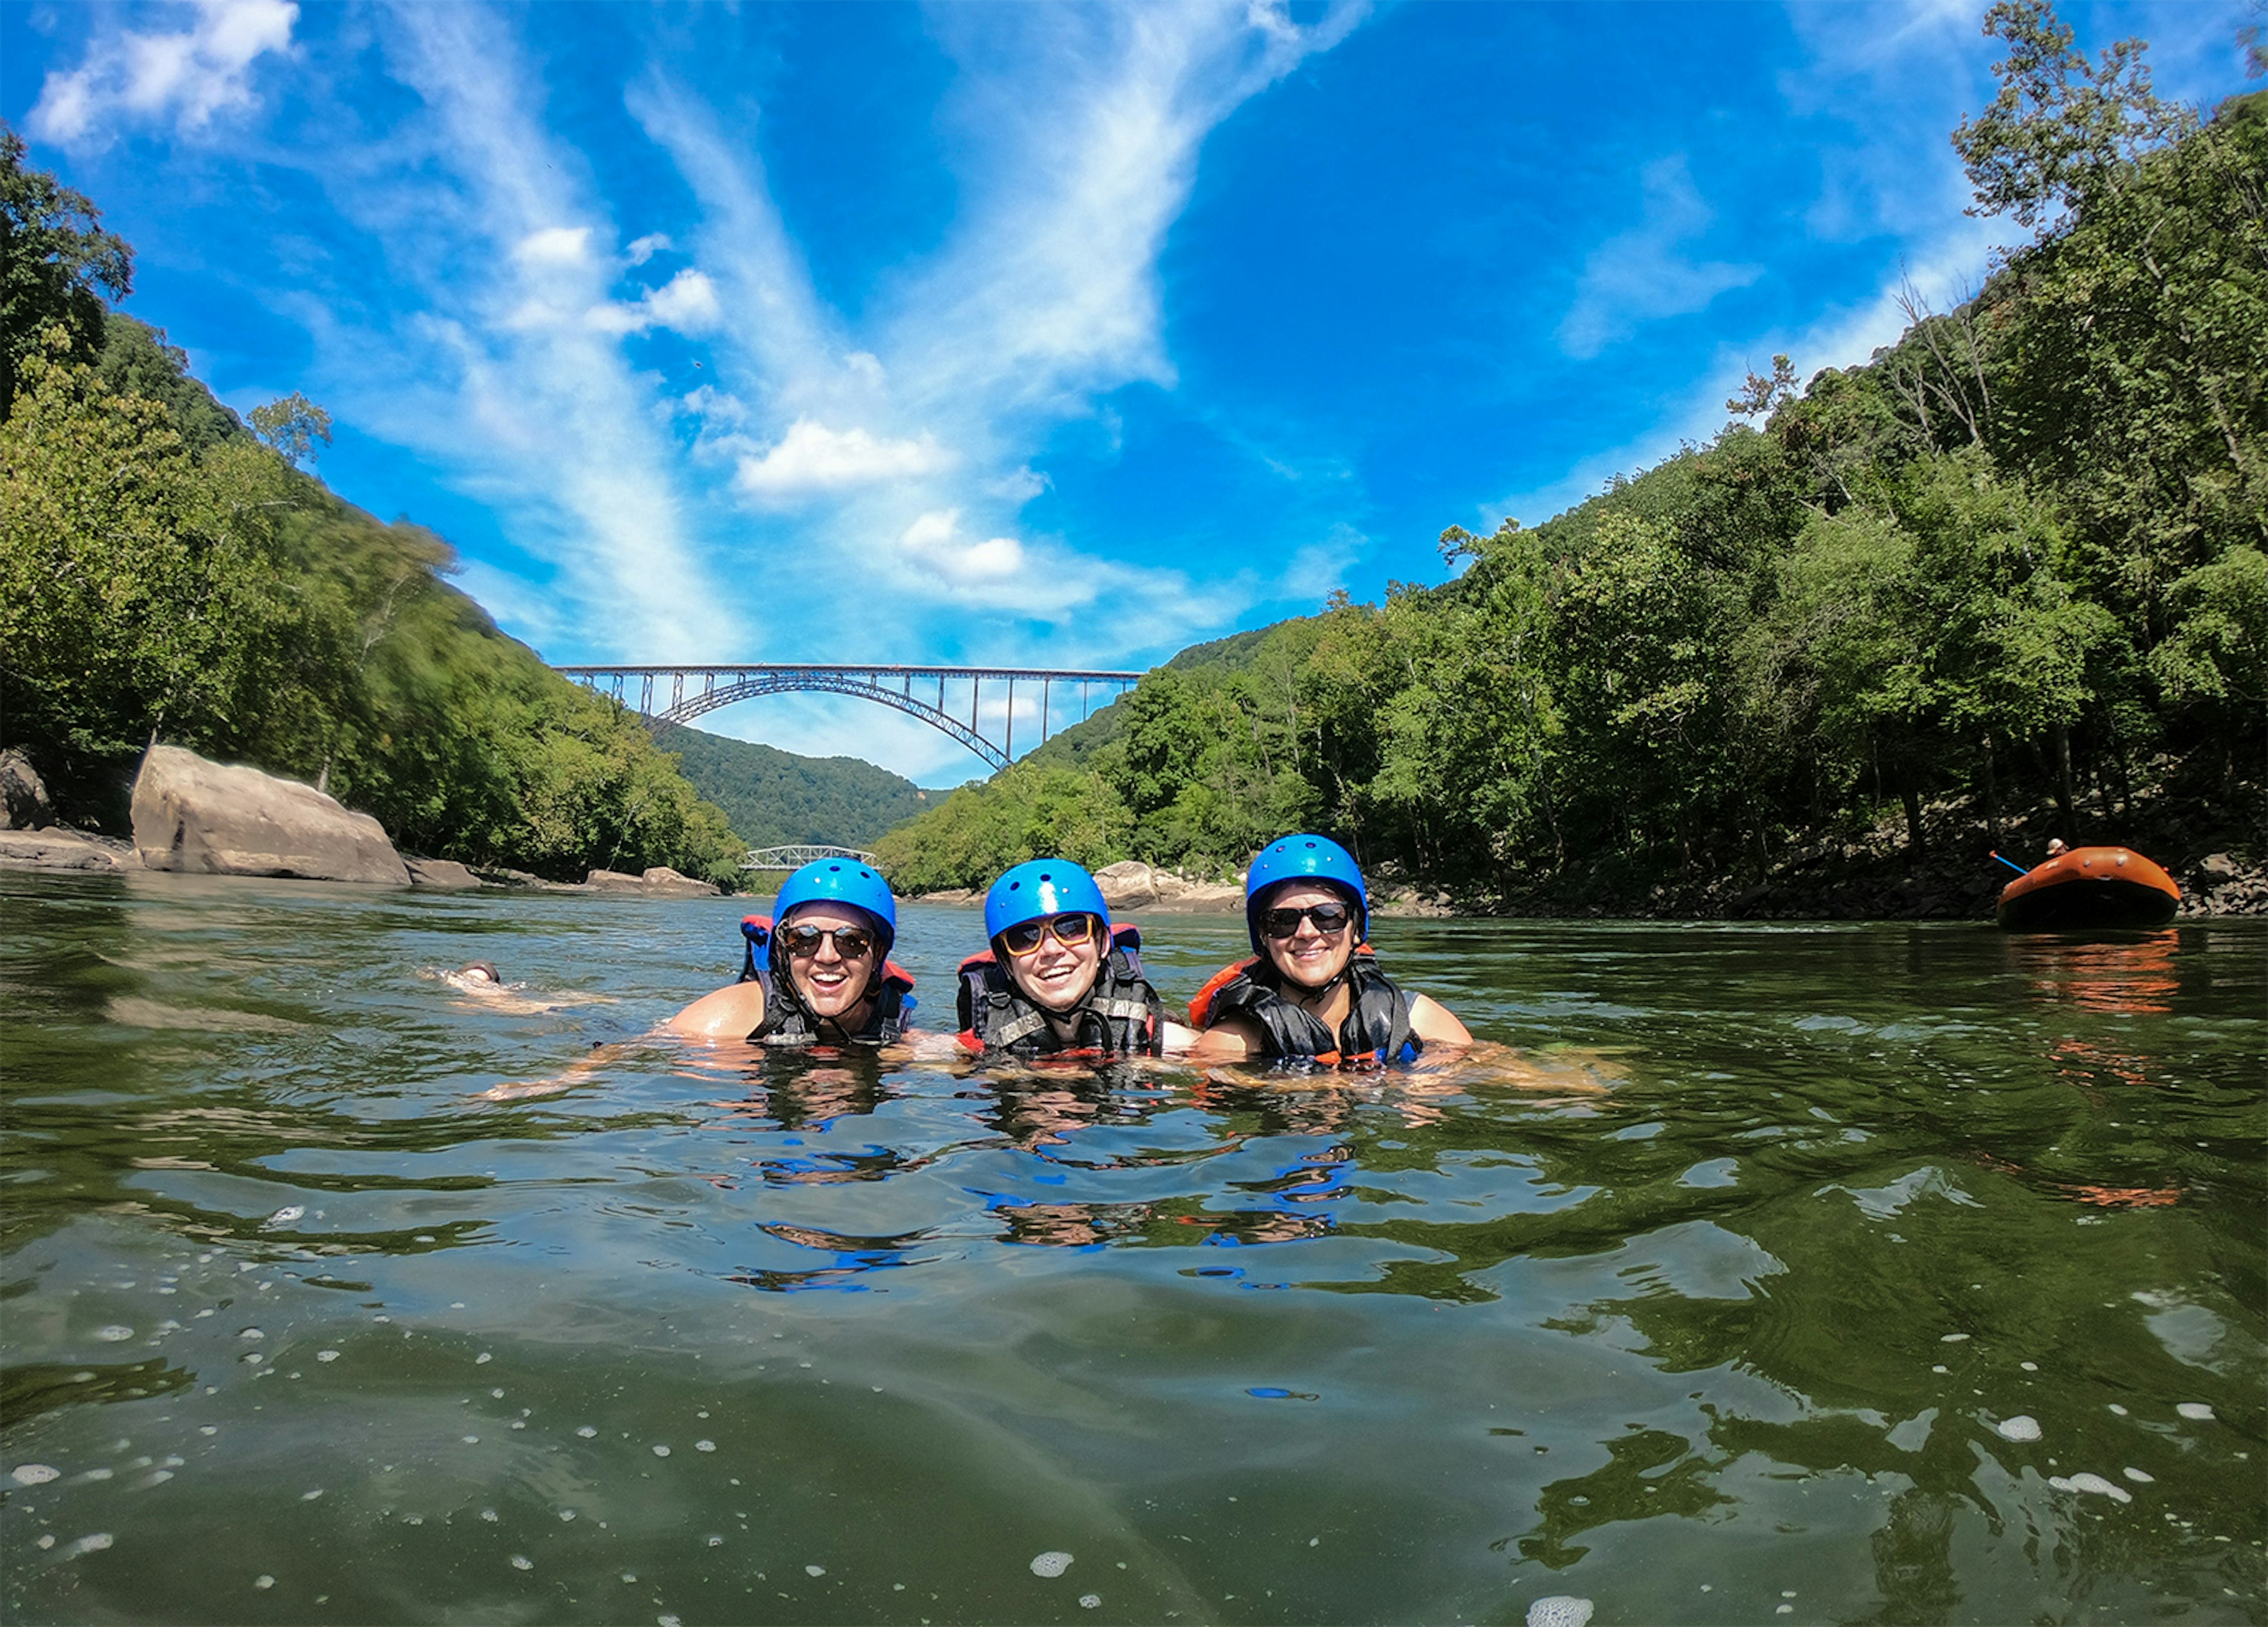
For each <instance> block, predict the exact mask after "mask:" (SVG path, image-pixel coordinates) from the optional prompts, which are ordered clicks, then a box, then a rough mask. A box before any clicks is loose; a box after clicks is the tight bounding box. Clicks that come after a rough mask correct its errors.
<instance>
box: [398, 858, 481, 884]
mask: <svg viewBox="0 0 2268 1627" xmlns="http://www.w3.org/2000/svg"><path fill="white" fill-rule="evenodd" d="M401 862H402V864H403V865H407V866H408V867H409V884H410V885H411V886H412V887H445V888H450V889H453V890H462V889H464V888H468V887H485V886H486V885H487V883H486V882H484V881H482V880H481V879H480V878H479V877H478V876H476V875H475V874H474V873H473V872H471V871H469V870H468V869H466V868H465V866H464V865H460V864H459V863H458V862H457V861H456V860H455V859H453V858H409V856H408V855H406V854H405V855H404V856H403V857H402V860H401Z"/></svg>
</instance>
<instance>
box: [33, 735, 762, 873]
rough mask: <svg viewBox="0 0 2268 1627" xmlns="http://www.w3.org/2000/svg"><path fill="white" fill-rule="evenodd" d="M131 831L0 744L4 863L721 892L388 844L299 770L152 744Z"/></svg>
mask: <svg viewBox="0 0 2268 1627" xmlns="http://www.w3.org/2000/svg"><path fill="white" fill-rule="evenodd" d="M133 820H134V840H133V841H131V842H123V841H121V840H119V839H118V838H117V837H114V836H102V835H99V834H98V833H96V832H93V831H86V830H77V829H73V828H70V826H67V825H63V824H59V823H57V822H56V821H55V808H54V805H53V803H52V802H51V801H50V800H49V799H48V792H47V787H46V786H45V785H44V784H42V783H41V781H40V777H39V775H38V774H37V772H35V771H34V770H33V767H32V765H31V764H30V763H29V762H26V760H25V758H24V756H23V755H22V754H21V753H20V752H16V751H12V750H11V751H8V752H5V753H0V870H45V871H57V872H76V873H79V874H98V875H99V874H116V873H119V872H124V871H131V870H144V871H173V872H181V873H187V874H195V875H236V876H266V877H277V878H290V879H296V880H312V881H343V882H349V883H353V884H357V885H361V886H366V887H438V888H448V889H460V890H462V889H469V888H475V887H535V888H541V889H542V890H544V891H547V892H559V893H600V894H615V895H618V896H623V895H627V896H633V897H643V898H699V897H710V898H713V897H716V896H718V894H719V892H720V891H721V889H720V888H718V887H717V885H716V884H715V883H714V882H711V881H703V880H696V879H695V878H694V877H691V876H687V875H682V874H680V873H679V872H677V871H674V870H672V869H670V868H669V867H668V866H667V865H655V866H653V867H652V868H651V869H649V870H647V871H645V872H643V873H642V874H638V875H630V874H628V873H626V872H621V871H614V870H593V871H592V872H590V873H589V874H588V875H586V876H585V878H584V879H583V880H581V881H579V882H569V881H552V880H546V879H544V878H543V877H541V876H536V875H531V874H529V873H528V872H525V871H518V870H482V869H475V868H474V867H471V866H468V865H460V864H458V863H457V862H456V861H454V860H453V859H445V858H417V857H415V856H407V855H403V854H401V853H399V852H397V851H395V850H394V844H393V843H392V842H391V841H390V840H389V839H388V838H387V834H386V831H385V829H384V828H382V827H381V826H380V825H379V822H378V821H376V820H374V819H372V818H371V817H370V815H368V814H366V813H356V812H354V811H353V810H352V809H350V808H347V807H343V806H341V805H340V804H339V802H338V801H337V799H335V798H333V797H331V796H329V795H328V794H326V793H325V792H323V791H318V790H317V789H315V788H314V787H313V786H312V785H306V784H300V783H299V782H298V781H297V780H288V779H281V778H278V777H276V776H274V775H271V774H263V773H261V771H260V770H258V769H247V768H242V767H238V766H235V765H232V764H227V763H217V762H210V761H209V760H207V759H205V758H203V757H200V756H197V755H195V753H192V752H188V751H183V750H181V749H180V748H179V747H171V746H153V747H151V749H150V751H149V753H148V755H146V756H144V759H143V762H142V768H141V771H140V773H139V774H137V775H136V778H135V783H134V801H133Z"/></svg>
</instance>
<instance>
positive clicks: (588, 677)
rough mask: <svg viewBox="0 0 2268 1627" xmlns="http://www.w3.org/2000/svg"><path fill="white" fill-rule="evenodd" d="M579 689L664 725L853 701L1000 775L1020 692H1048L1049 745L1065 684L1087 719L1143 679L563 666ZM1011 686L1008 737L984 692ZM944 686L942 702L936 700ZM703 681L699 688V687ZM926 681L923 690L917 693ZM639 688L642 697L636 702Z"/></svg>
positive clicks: (1018, 671) (1010, 753)
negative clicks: (948, 743) (766, 701)
mask: <svg viewBox="0 0 2268 1627" xmlns="http://www.w3.org/2000/svg"><path fill="white" fill-rule="evenodd" d="M556 671H558V672H559V673H561V674H563V675H564V676H566V677H569V678H571V679H573V680H575V681H577V682H578V683H583V684H587V685H588V686H590V687H591V688H593V689H597V690H599V691H600V692H601V693H602V694H610V695H612V696H614V697H615V699H616V700H618V701H620V702H622V703H623V704H624V705H626V706H630V707H633V708H634V709H635V710H637V711H638V712H639V713H640V714H642V715H643V716H644V717H646V718H651V719H652V720H654V721H656V722H659V723H690V722H691V721H692V720H693V719H694V718H698V717H700V716H702V715H703V713H704V712H712V711H715V710H718V708H720V707H725V706H731V705H733V704H735V703H738V702H740V701H747V700H754V699H755V698H756V697H757V696H764V695H785V694H791V693H806V694H821V695H849V696H856V697H858V699H860V700H866V701H873V702H876V703H879V704H880V705H884V706H887V707H890V708H893V709H894V710H898V711H902V712H904V713H905V714H906V715H907V716H908V717H911V718H920V719H921V720H922V721H923V722H924V723H926V724H928V725H930V726H931V727H932V728H933V729H936V730H938V731H939V733H943V734H946V735H949V736H951V737H952V738H953V739H954V740H956V741H958V742H959V743H960V744H961V746H963V747H966V748H967V749H968V751H969V752H970V753H971V754H973V755H976V757H977V758H979V759H981V760H982V761H983V762H984V763H986V764H987V765H988V766H990V768H992V769H1005V768H1006V767H1007V766H1008V764H1009V763H1010V762H1013V761H1014V759H1015V755H1016V753H1015V747H1016V715H1015V713H1016V686H1017V684H1018V683H1023V684H1025V685H1026V686H1027V688H1028V686H1030V685H1033V684H1037V685H1038V686H1039V688H1040V738H1041V740H1046V739H1047V737H1048V733H1049V724H1050V721H1051V714H1050V710H1049V708H1050V704H1051V702H1052V700H1053V696H1054V690H1055V686H1056V685H1057V684H1071V683H1076V684H1078V685H1079V693H1080V715H1081V716H1082V717H1084V716H1085V715H1086V713H1087V712H1088V711H1089V710H1092V700H1093V692H1094V689H1096V688H1103V687H1108V688H1109V689H1110V690H1111V691H1112V694H1111V698H1112V699H1113V700H1116V698H1117V696H1119V695H1123V693H1125V691H1126V690H1127V689H1128V688H1130V687H1131V686H1132V685H1133V684H1134V683H1135V682H1136V681H1138V680H1139V679H1140V678H1141V676H1142V674H1139V673H1130V672H1101V671H1092V670H1077V669H1063V668H1049V667H1010V666H813V665H794V666H791V665H786V664H781V665H751V666H692V665H689V666H561V667H558V668H556ZM1004 680H1005V682H1006V685H1007V700H1006V703H1005V706H1004V707H1003V708H1002V709H1001V717H1000V725H1001V729H1000V738H999V739H998V740H995V739H994V738H993V737H992V736H991V735H990V733H987V732H986V730H985V728H984V726H983V722H984V719H983V698H984V686H985V684H986V683H987V682H988V681H990V682H996V683H997V682H999V681H1004ZM663 681H666V685H667V692H668V699H667V701H666V703H662V704H660V705H659V706H657V705H656V702H657V701H658V700H659V699H660V696H659V694H658V693H657V689H658V686H659V684H660V683H661V682H663ZM932 682H933V683H934V684H935V685H936V699H935V700H934V702H932V700H931V698H930V695H929V688H930V685H931V684H932ZM696 683H697V684H698V688H695V687H694V685H695V684H696ZM917 683H919V684H920V686H921V692H920V693H918V694H917V693H916V692H915V685H916V684H917ZM964 683H965V684H966V685H967V686H968V720H967V721H966V722H963V721H962V719H961V716H960V708H959V704H958V700H957V698H956V701H955V704H954V709H953V710H946V695H947V689H948V688H952V689H954V690H956V691H957V690H958V689H959V688H960V687H961V685H962V684H964ZM633 690H635V692H636V695H637V698H636V699H635V700H633V699H632V698H631V696H632V691H633Z"/></svg>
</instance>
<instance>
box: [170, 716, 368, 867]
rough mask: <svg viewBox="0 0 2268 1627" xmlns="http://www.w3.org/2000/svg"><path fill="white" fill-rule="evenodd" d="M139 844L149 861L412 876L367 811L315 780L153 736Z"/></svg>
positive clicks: (195, 865)
mask: <svg viewBox="0 0 2268 1627" xmlns="http://www.w3.org/2000/svg"><path fill="white" fill-rule="evenodd" d="M134 846H135V849H136V851H137V852H138V853H139V854H140V855H141V859H142V864H143V866H144V868H145V869H149V870H175V871H180V872H184V873H186V874H189V875H207V876H298V877H300V878H302V879H303V880H310V881H357V882H362V883H364V884H365V885H368V886H373V887H408V886H409V868H408V866H406V865H403V864H402V862H401V855H400V854H399V853H397V852H395V851H394V843H391V842H389V841H387V836H386V830H385V828H384V827H383V826H381V825H380V824H379V822H378V821H376V820H374V819H372V817H371V816H370V815H369V814H367V813H355V812H353V811H352V810H350V809H348V808H344V807H342V806H340V805H339V803H338V801H337V799H335V798H333V797H330V796H328V795H327V794H325V793H324V792H322V791H317V790H316V789H315V788H314V787H313V785H303V784H299V782H298V781H297V780H287V779H278V778H276V777H275V776H273V775H270V774H262V773H261V771H260V770H259V769H247V768H239V767H236V766H233V765H232V764H228V763H220V762H207V761H206V760H205V759H204V758H203V757H200V756H198V755H196V754H195V752H189V751H183V750H182V749H180V747H177V746H152V747H151V748H150V752H149V755H147V756H145V757H144V758H143V760H142V772H141V773H140V775H138V776H137V777H136V779H135V781H134Z"/></svg>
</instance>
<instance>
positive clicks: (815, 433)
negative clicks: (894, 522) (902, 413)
mask: <svg viewBox="0 0 2268 1627" xmlns="http://www.w3.org/2000/svg"><path fill="white" fill-rule="evenodd" d="M953 461H954V460H953V454H952V453H949V452H947V451H946V449H945V448H944V447H942V446H940V445H938V444H937V441H936V438H934V437H932V436H930V435H927V434H924V435H923V436H922V437H921V438H919V439H917V440H884V439H881V438H878V437H876V436H875V435H873V434H872V433H871V432H869V431H865V430H863V429H857V428H852V429H848V430H843V431H835V430H830V429H828V427H827V426H826V425H825V424H823V423H814V422H813V421H812V420H810V419H809V418H798V419H797V420H796V421H795V422H794V423H792V424H790V425H789V426H788V431H787V433H786V434H785V435H784V436H782V437H781V438H780V439H779V441H778V443H777V445H773V446H771V447H770V448H768V449H766V450H765V451H764V452H763V453H762V454H761V455H755V456H749V457H744V458H742V459H741V460H740V468H739V469H738V471H736V472H735V474H734V475H733V484H734V485H736V486H738V487H739V488H740V490H743V491H745V492H747V493H749V494H750V495H751V496H755V497H802V496H806V495H808V494H810V493H813V492H817V491H828V490H841V489H843V488H844V487H849V486H865V485H872V484H873V483H875V482H881V481H894V480H905V479H908V478H910V477H912V476H914V475H932V474H935V473H937V472H938V471H939V470H942V469H945V468H948V467H951V466H952V464H953Z"/></svg>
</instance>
